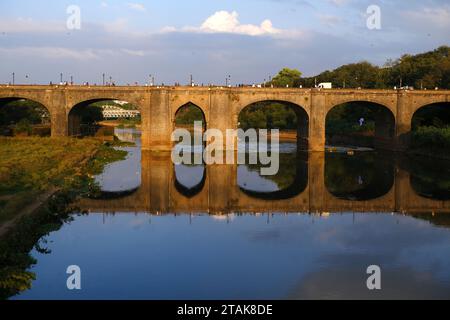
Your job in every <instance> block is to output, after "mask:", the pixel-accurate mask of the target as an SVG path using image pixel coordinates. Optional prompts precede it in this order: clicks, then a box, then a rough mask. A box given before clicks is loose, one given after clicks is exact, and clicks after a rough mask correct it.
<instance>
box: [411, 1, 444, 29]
mask: <svg viewBox="0 0 450 320" xmlns="http://www.w3.org/2000/svg"><path fill="white" fill-rule="evenodd" d="M404 15H405V17H406V18H407V19H409V20H411V22H415V23H417V24H419V25H420V24H425V25H430V24H431V25H435V26H437V27H439V28H445V27H450V6H445V7H436V8H423V9H421V10H415V11H407V12H405V14H404Z"/></svg>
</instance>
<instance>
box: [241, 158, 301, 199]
mask: <svg viewBox="0 0 450 320" xmlns="http://www.w3.org/2000/svg"><path fill="white" fill-rule="evenodd" d="M307 158H308V155H307V154H300V153H297V156H296V159H295V163H296V170H295V178H294V181H293V182H292V184H291V185H290V186H289V187H288V188H286V189H283V190H278V191H271V192H261V191H252V190H249V189H246V188H244V187H242V186H239V189H240V190H241V191H242V192H243V193H244V194H246V195H248V196H250V197H252V198H256V199H261V200H268V201H271V200H287V199H291V198H294V197H296V196H298V195H299V194H301V193H302V192H303V191H305V190H306V188H307V187H308V162H307Z"/></svg>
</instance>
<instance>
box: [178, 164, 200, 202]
mask: <svg viewBox="0 0 450 320" xmlns="http://www.w3.org/2000/svg"><path fill="white" fill-rule="evenodd" d="M174 184H175V189H176V190H177V191H178V192H179V193H180V194H182V195H183V196H185V197H187V198H193V197H195V196H196V195H198V194H199V193H200V192H201V191H202V190H203V188H204V187H205V184H206V167H205V166H203V174H202V180H201V181H200V183H198V184H197V185H195V186H194V187H192V188H189V187H186V186H184V185H183V184H182V183H181V182H180V181H178V177H177V175H176V174H175V175H174Z"/></svg>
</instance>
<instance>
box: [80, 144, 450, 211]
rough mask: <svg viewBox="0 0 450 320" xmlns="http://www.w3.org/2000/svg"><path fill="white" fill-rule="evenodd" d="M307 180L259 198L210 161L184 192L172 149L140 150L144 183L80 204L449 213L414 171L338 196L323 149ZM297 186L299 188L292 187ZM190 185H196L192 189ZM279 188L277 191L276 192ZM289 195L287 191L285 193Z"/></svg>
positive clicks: (231, 169)
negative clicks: (360, 196) (374, 191)
mask: <svg viewBox="0 0 450 320" xmlns="http://www.w3.org/2000/svg"><path fill="white" fill-rule="evenodd" d="M307 169H308V174H307V185H306V187H305V188H302V190H297V191H298V192H299V193H298V194H295V192H292V193H291V194H290V195H289V197H287V198H286V197H280V199H278V200H277V198H276V197H275V196H274V197H269V198H270V200H264V199H261V197H258V196H257V195H255V194H252V193H251V192H247V191H246V190H243V189H241V188H240V187H239V185H238V182H237V166H236V165H211V166H207V167H206V176H205V177H204V179H203V180H202V183H201V186H202V187H200V188H198V190H195V192H191V193H189V192H188V194H186V193H185V192H184V191H183V189H182V188H181V189H180V187H179V186H177V183H176V179H175V170H174V167H173V164H172V162H171V160H170V154H166V153H151V152H144V153H143V154H142V178H141V181H142V184H141V186H140V188H138V189H136V190H131V191H130V192H123V193H121V194H118V195H117V196H116V197H108V196H107V195H105V197H102V198H101V199H96V200H94V199H82V200H80V202H79V204H78V206H79V207H80V208H81V209H82V210H83V211H88V212H105V213H116V212H146V213H151V214H164V213H176V214H177V213H179V214H182V213H210V214H228V213H267V212H273V213H294V212H307V213H324V212H399V213H410V214H414V213H450V201H439V200H433V199H428V198H424V197H421V196H419V195H418V194H417V193H416V192H415V191H414V190H413V188H412V186H411V182H410V180H411V179H410V174H409V173H408V172H407V171H405V170H403V169H400V168H397V169H396V170H395V174H394V183H393V186H392V188H391V189H390V190H389V191H388V192H387V193H386V194H385V195H383V196H381V197H379V198H377V199H373V200H366V201H351V200H343V199H338V198H337V197H335V196H333V195H332V194H331V193H330V192H329V191H328V189H327V188H326V186H325V155H324V154H323V153H312V154H309V159H308V162H307ZM294 189H295V188H294ZM191 191H192V190H191ZM275 194H276V193H275ZM284 195H285V194H284Z"/></svg>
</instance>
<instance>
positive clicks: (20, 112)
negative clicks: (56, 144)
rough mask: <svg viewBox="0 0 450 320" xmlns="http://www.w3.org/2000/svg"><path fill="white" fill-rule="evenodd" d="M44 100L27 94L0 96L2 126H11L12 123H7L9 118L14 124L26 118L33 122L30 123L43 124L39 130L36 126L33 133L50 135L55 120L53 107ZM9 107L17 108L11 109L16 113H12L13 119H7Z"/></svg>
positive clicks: (0, 121) (0, 125)
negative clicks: (28, 96) (29, 96)
mask: <svg viewBox="0 0 450 320" xmlns="http://www.w3.org/2000/svg"><path fill="white" fill-rule="evenodd" d="M42 102H43V101H42V100H41V99H31V98H27V97H26V96H6V97H0V127H3V126H9V125H10V123H6V122H8V121H9V120H11V122H12V123H13V124H17V123H18V122H19V121H20V120H22V119H24V118H26V119H28V120H29V122H31V123H30V125H41V128H40V129H39V130H35V129H36V128H34V129H33V130H32V131H30V132H31V133H32V134H37V135H42V136H44V135H45V136H50V135H51V131H52V124H53V122H54V119H53V118H52V117H53V114H52V110H51V108H49V107H47V106H46V105H45V104H44V103H42ZM14 103H16V105H14ZM8 108H13V109H14V108H15V109H16V110H15V111H14V110H12V111H11V112H13V113H14V115H12V114H10V116H11V119H7V115H8V110H7V109H8ZM3 113H4V114H3ZM30 129H31V127H30ZM2 131H3V129H2ZM30 132H29V133H30ZM0 134H3V133H0Z"/></svg>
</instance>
